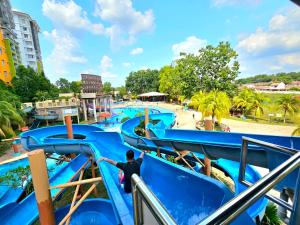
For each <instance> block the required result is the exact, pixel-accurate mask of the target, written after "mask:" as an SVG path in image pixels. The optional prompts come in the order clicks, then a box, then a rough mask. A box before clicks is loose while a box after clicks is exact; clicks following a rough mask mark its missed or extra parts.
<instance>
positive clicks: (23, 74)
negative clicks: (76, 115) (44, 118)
mask: <svg viewBox="0 0 300 225" xmlns="http://www.w3.org/2000/svg"><path fill="white" fill-rule="evenodd" d="M12 85H13V87H14V92H15V93H16V94H17V95H18V96H20V100H21V102H31V101H33V98H34V97H35V96H36V93H37V91H46V92H48V93H50V92H51V88H52V84H51V83H50V81H49V80H48V79H47V77H46V76H45V75H44V73H43V72H42V73H41V74H38V73H36V72H35V71H34V70H33V69H32V68H30V67H28V68H26V67H24V66H22V65H20V66H18V68H17V70H16V76H15V77H14V78H13V80H12Z"/></svg>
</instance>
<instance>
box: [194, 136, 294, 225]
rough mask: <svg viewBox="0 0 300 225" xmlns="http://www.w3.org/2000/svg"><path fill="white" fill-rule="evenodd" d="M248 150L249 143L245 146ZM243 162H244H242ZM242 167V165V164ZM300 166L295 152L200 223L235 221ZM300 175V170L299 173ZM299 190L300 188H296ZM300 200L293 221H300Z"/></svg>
mask: <svg viewBox="0 0 300 225" xmlns="http://www.w3.org/2000/svg"><path fill="white" fill-rule="evenodd" d="M243 140H245V141H246V142H247V141H249V142H250V141H251V142H252V143H256V144H259V145H266V147H269V148H273V149H274V150H278V149H280V151H285V150H286V149H282V148H280V146H277V145H273V144H270V143H266V142H264V143H262V142H261V141H256V140H255V139H250V138H243ZM243 147H244V149H246V150H247V145H244V146H243ZM241 161H244V162H246V157H245V155H241ZM241 164H242V163H241ZM241 167H242V165H241ZM298 167H300V152H297V153H296V154H293V156H292V157H290V158H289V159H288V160H286V161H285V162H283V163H282V164H280V165H279V166H278V167H276V168H275V169H274V170H272V171H271V172H270V173H268V174H267V175H266V176H264V177H263V178H261V179H260V180H258V181H257V182H256V183H255V184H254V185H253V186H251V187H249V188H247V189H246V190H245V191H243V192H242V193H240V194H239V195H237V196H236V197H235V198H233V199H232V200H230V201H229V202H227V203H226V204H225V205H223V206H222V207H221V208H219V209H218V210H217V211H215V212H214V213H213V214H212V215H210V216H209V217H207V218H206V219H204V220H203V221H200V223H198V225H213V224H214V225H215V224H228V223H230V222H231V221H233V220H234V219H235V218H236V217H237V216H239V215H240V214H241V213H242V212H244V211H245V210H246V209H247V208H248V207H249V206H250V205H252V204H253V203H254V202H256V201H257V200H258V199H259V198H261V197H263V195H265V194H266V193H267V192H268V191H270V190H271V189H272V188H273V187H274V186H275V185H276V184H277V183H279V182H280V181H281V180H282V179H284V178H285V177H286V176H288V175H289V174H290V173H291V172H292V171H294V170H295V169H296V168H298ZM298 177H300V172H299V174H298ZM299 187H300V179H297V184H296V189H297V188H299ZM296 191H298V190H296ZM299 204H300V203H299V201H297V200H296V201H295V203H294V208H293V210H292V217H291V218H292V221H293V222H292V223H293V224H297V222H299V221H300V215H299V213H297V211H299Z"/></svg>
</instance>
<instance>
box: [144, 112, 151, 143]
mask: <svg viewBox="0 0 300 225" xmlns="http://www.w3.org/2000/svg"><path fill="white" fill-rule="evenodd" d="M148 123H149V109H148V107H146V108H145V133H146V138H149V137H150V135H149V132H148V130H147V125H148Z"/></svg>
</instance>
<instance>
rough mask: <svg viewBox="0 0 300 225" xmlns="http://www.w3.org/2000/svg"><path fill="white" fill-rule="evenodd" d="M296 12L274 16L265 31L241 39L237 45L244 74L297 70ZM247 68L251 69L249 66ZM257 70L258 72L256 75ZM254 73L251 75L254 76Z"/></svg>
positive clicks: (299, 31) (299, 35)
mask: <svg viewBox="0 0 300 225" xmlns="http://www.w3.org/2000/svg"><path fill="white" fill-rule="evenodd" d="M299 21H300V10H299V9H298V8H296V9H295V8H292V9H287V10H285V11H284V12H281V13H277V14H275V15H274V16H273V17H272V18H271V19H270V21H269V25H268V27H266V28H258V29H257V30H256V31H255V32H254V33H251V34H249V35H243V37H241V38H240V40H239V42H238V44H237V50H238V52H239V55H240V59H241V65H243V64H244V67H246V68H248V70H247V71H246V72H248V73H270V72H274V71H280V70H281V71H292V70H299V69H300V23H299ZM250 65H251V66H250ZM258 69H259V71H257V70H258ZM254 71H255V72H254Z"/></svg>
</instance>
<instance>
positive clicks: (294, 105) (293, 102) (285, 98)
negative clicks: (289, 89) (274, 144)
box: [277, 95, 299, 123]
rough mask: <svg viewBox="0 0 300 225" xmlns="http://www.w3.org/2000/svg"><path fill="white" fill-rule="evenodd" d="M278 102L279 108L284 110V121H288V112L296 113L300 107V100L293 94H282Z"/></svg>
mask: <svg viewBox="0 0 300 225" xmlns="http://www.w3.org/2000/svg"><path fill="white" fill-rule="evenodd" d="M277 104H278V105H279V108H280V109H281V110H282V111H283V122H284V123H285V121H286V115H287V113H289V114H291V115H294V113H295V112H297V110H298V108H299V100H298V99H297V98H296V97H295V96H293V95H282V96H281V97H280V98H279V99H278V101H277Z"/></svg>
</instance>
